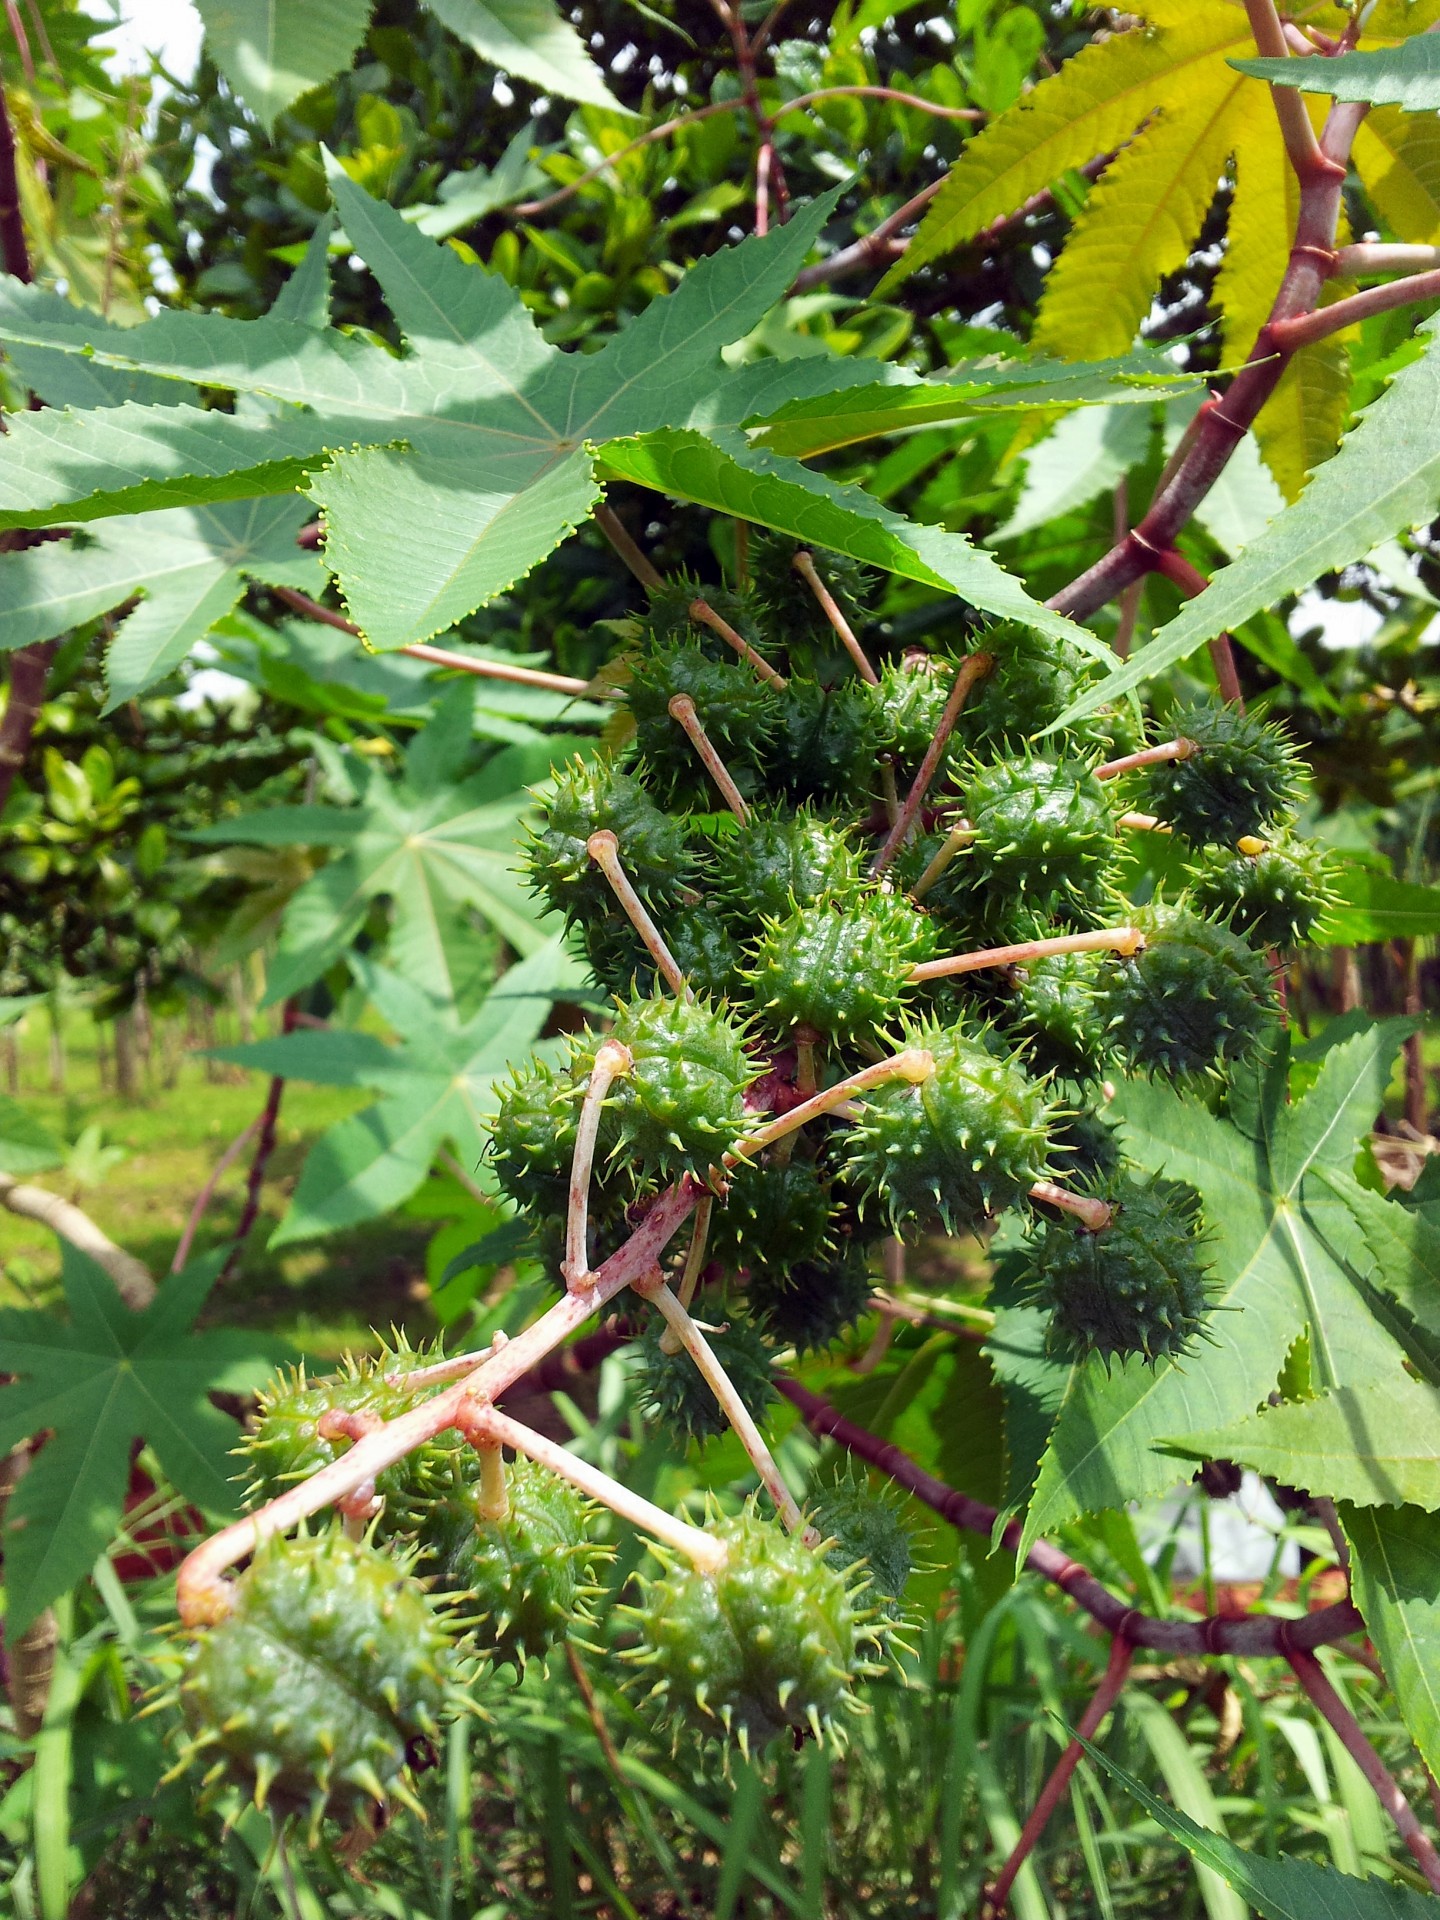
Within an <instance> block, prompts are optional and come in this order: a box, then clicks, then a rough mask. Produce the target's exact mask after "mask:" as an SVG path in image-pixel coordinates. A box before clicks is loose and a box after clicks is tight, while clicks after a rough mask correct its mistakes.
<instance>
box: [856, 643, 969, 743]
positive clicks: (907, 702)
mask: <svg viewBox="0 0 1440 1920" xmlns="http://www.w3.org/2000/svg"><path fill="white" fill-rule="evenodd" d="M959 670H960V662H959V661H958V660H951V659H947V658H946V657H945V656H944V655H941V654H924V653H922V654H907V655H906V657H905V658H904V659H903V660H887V661H886V663H885V665H884V666H883V667H882V668H881V669H880V684H879V686H878V687H876V688H875V689H874V690H873V697H874V701H875V708H876V715H877V729H876V739H875V746H876V748H877V750H878V751H879V752H882V753H893V754H894V756H895V758H896V759H897V760H898V761H899V762H900V764H901V766H902V767H904V768H906V769H907V770H909V771H912V772H913V770H914V769H915V768H916V767H918V766H919V764H920V762H921V761H922V760H923V759H924V758H925V754H926V751H927V750H928V748H929V746H930V743H931V741H932V740H933V739H934V738H935V735H936V733H937V731H938V730H939V726H940V720H941V716H942V715H943V714H944V712H945V703H946V701H947V700H948V699H949V698H950V689H951V688H952V687H953V686H954V684H955V675H956V674H957V673H958V672H959Z"/></svg>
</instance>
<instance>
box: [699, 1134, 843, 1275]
mask: <svg viewBox="0 0 1440 1920" xmlns="http://www.w3.org/2000/svg"><path fill="white" fill-rule="evenodd" d="M829 1231H830V1192H829V1187H828V1184H827V1183H826V1181H825V1180H824V1179H823V1177H822V1176H821V1174H820V1172H819V1170H818V1168H817V1167H816V1165H815V1162H814V1161H813V1160H801V1159H794V1160H788V1161H786V1162H784V1164H783V1165H781V1164H773V1163H767V1162H763V1161H753V1160H751V1161H746V1162H745V1163H744V1164H743V1165H741V1166H739V1167H737V1168H736V1170H735V1172H734V1174H733V1176H732V1177H731V1180H730V1185H729V1189H728V1191H727V1193H726V1196H725V1199H724V1200H723V1201H722V1202H717V1204H716V1207H715V1211H714V1212H713V1213H712V1214H711V1216H710V1232H709V1236H708V1238H707V1240H706V1246H705V1251H706V1256H707V1258H709V1259H711V1260H718V1261H719V1262H720V1264H721V1265H722V1266H723V1267H725V1268H727V1269H728V1270H729V1271H730V1272H732V1273H733V1272H737V1271H740V1270H742V1269H743V1270H746V1271H749V1272H751V1273H754V1272H756V1271H758V1270H759V1269H760V1268H761V1267H766V1268H769V1267H777V1268H780V1269H784V1268H787V1267H790V1266H793V1265H794V1264H795V1263H796V1262H797V1261H800V1260H817V1259H819V1258H821V1256H822V1255H823V1254H824V1253H825V1252H826V1250H827V1246H828V1243H829Z"/></svg>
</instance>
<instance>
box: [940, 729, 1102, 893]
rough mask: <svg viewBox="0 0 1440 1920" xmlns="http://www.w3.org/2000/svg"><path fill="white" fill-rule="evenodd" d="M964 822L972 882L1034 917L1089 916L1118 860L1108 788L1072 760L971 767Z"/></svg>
mask: <svg viewBox="0 0 1440 1920" xmlns="http://www.w3.org/2000/svg"><path fill="white" fill-rule="evenodd" d="M965 817H966V818H967V819H968V820H969V822H970V825H971V827H972V828H973V830H974V833H975V838H974V841H973V842H972V843H971V847H970V851H969V854H968V856H966V857H967V858H968V860H969V862H970V865H971V869H972V875H971V877H972V880H973V882H974V883H975V884H976V885H978V886H979V887H981V888H983V889H984V890H985V891H986V892H987V893H988V894H989V895H990V897H991V899H992V901H994V902H997V903H998V902H999V901H1000V900H1004V901H1006V902H1013V903H1015V904H1016V905H1019V904H1021V903H1023V904H1024V906H1025V907H1026V908H1028V909H1029V910H1030V911H1031V912H1034V913H1047V914H1061V913H1065V914H1074V913H1075V912H1077V911H1078V912H1080V913H1082V914H1085V913H1089V912H1092V911H1093V909H1094V906H1095V903H1096V901H1097V898H1098V897H1099V895H1100V891H1101V889H1102V887H1103V885H1104V882H1105V878H1106V873H1107V870H1108V868H1109V867H1110V865H1111V863H1112V861H1113V859H1114V855H1115V820H1114V816H1113V814H1112V813H1111V811H1110V804H1109V802H1108V800H1107V799H1106V796H1105V790H1104V788H1103V787H1102V786H1101V785H1100V783H1099V781H1097V780H1096V779H1095V778H1094V776H1093V775H1092V774H1090V773H1088V772H1087V771H1086V770H1085V769H1084V768H1083V767H1080V766H1078V765H1076V764H1075V763H1074V762H1069V763H1064V764H1060V763H1056V762H1054V761H1050V760H1034V759H1030V758H1028V757H1026V756H1024V755H1022V756H1020V757H1018V758H1016V759H1011V760H997V761H995V762H993V763H992V764H991V765H989V766H983V765H982V766H975V767H973V768H972V770H971V772H970V774H969V776H968V778H967V779H966V782H965Z"/></svg>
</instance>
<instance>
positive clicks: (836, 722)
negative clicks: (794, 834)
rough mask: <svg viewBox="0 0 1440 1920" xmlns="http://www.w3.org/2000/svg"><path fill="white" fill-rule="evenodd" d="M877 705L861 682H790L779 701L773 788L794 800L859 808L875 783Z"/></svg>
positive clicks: (772, 753) (772, 774) (773, 763)
mask: <svg viewBox="0 0 1440 1920" xmlns="http://www.w3.org/2000/svg"><path fill="white" fill-rule="evenodd" d="M875 771H876V769H875V707H874V702H873V700H872V699H871V695H870V689H869V688H868V687H867V686H866V685H865V683H864V681H863V680H853V679H851V680H842V681H841V682H840V683H839V685H838V686H836V687H833V688H828V689H827V688H825V687H823V686H821V685H820V684H819V682H818V681H815V680H792V681H791V682H790V684H789V686H787V687H786V688H785V689H784V691H783V692H782V693H781V694H780V697H779V728H778V730H777V732H776V735H775V744H774V746H773V748H772V750H771V762H770V768H769V776H768V777H769V784H770V786H771V789H772V790H773V791H777V792H780V793H784V794H787V795H788V796H789V797H790V799H792V800H816V801H834V802H849V803H852V804H856V805H858V804H859V802H860V800H861V797H862V796H863V795H866V794H868V793H869V792H870V789H871V787H872V785H873V784H874V781H875Z"/></svg>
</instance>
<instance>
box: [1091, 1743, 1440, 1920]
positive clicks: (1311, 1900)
mask: <svg viewBox="0 0 1440 1920" xmlns="http://www.w3.org/2000/svg"><path fill="white" fill-rule="evenodd" d="M1080 1744H1081V1746H1083V1747H1084V1749H1085V1751H1086V1752H1087V1753H1088V1754H1089V1756H1090V1758H1091V1759H1092V1760H1093V1761H1095V1763H1096V1764H1097V1765H1098V1766H1101V1767H1103V1768H1104V1769H1105V1771H1106V1772H1107V1773H1108V1774H1109V1775H1110V1776H1111V1778H1112V1779H1114V1780H1117V1781H1118V1782H1119V1783H1120V1785H1121V1786H1122V1787H1123V1788H1124V1789H1125V1791H1126V1793H1128V1794H1129V1795H1130V1797H1131V1799H1132V1800H1134V1801H1135V1802H1136V1803H1137V1804H1138V1805H1139V1806H1141V1807H1143V1808H1144V1809H1145V1811H1146V1813H1148V1814H1149V1815H1150V1818H1151V1819H1152V1820H1154V1821H1155V1823H1156V1825H1157V1826H1159V1828H1160V1829H1161V1831H1162V1832H1164V1833H1168V1834H1169V1835H1170V1837H1171V1838H1172V1839H1173V1840H1177V1841H1178V1842H1179V1843H1180V1845H1181V1846H1182V1847H1184V1849H1185V1851H1186V1852H1187V1853H1188V1854H1189V1855H1190V1857H1191V1858H1192V1859H1193V1860H1194V1861H1196V1862H1197V1864H1199V1865H1201V1866H1206V1867H1209V1868H1210V1869H1211V1870H1212V1872H1214V1873H1217V1874H1218V1875H1219V1876H1220V1878H1221V1879H1222V1880H1223V1881H1224V1882H1225V1884H1226V1885H1227V1886H1229V1887H1233V1888H1234V1890H1235V1892H1236V1893H1238V1894H1239V1895H1240V1897H1241V1899H1242V1900H1244V1901H1246V1902H1248V1904H1249V1905H1250V1906H1251V1907H1253V1908H1254V1910H1255V1912H1256V1913H1258V1914H1259V1915H1260V1916H1261V1920H1440V1900H1432V1899H1431V1898H1430V1896H1429V1895H1428V1894H1424V1893H1416V1892H1415V1891H1414V1889H1413V1888H1410V1887H1405V1886H1398V1885H1396V1884H1395V1883H1393V1882H1392V1881H1388V1880H1357V1879H1356V1878H1355V1877H1354V1875H1353V1874H1348V1873H1337V1872H1336V1871H1335V1869H1334V1868H1333V1867H1320V1866H1316V1865H1315V1864H1314V1862H1313V1861H1310V1860H1271V1859H1267V1858H1266V1857H1265V1855H1264V1854H1260V1853H1249V1852H1247V1851H1246V1850H1245V1848H1243V1847H1237V1846H1236V1845H1235V1842H1234V1841H1233V1840H1227V1839H1226V1837H1225V1835H1224V1834H1222V1833H1212V1832H1211V1831H1210V1829H1209V1828H1207V1827H1202V1826H1201V1825H1200V1824H1199V1823H1198V1821H1195V1820H1192V1819H1191V1818H1190V1816H1189V1814H1187V1813H1181V1812H1179V1811H1178V1810H1177V1809H1176V1808H1174V1807H1167V1806H1166V1804H1165V1802H1164V1801H1163V1800H1161V1799H1159V1798H1157V1796H1156V1795H1155V1794H1153V1793H1152V1792H1151V1791H1150V1789H1149V1788H1148V1787H1147V1786H1146V1785H1145V1784H1144V1782H1143V1781H1141V1780H1137V1779H1136V1778H1135V1775H1134V1774H1133V1773H1130V1772H1127V1770H1126V1769H1125V1768H1124V1767H1122V1766H1121V1765H1120V1764H1119V1763H1118V1762H1117V1761H1115V1760H1112V1759H1111V1758H1110V1756H1109V1755H1108V1754H1107V1753H1105V1752H1104V1751H1103V1750H1102V1749H1101V1748H1100V1747H1098V1746H1095V1745H1094V1744H1093V1743H1092V1742H1090V1741H1088V1740H1083V1739H1082V1740H1081V1742H1080Z"/></svg>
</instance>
